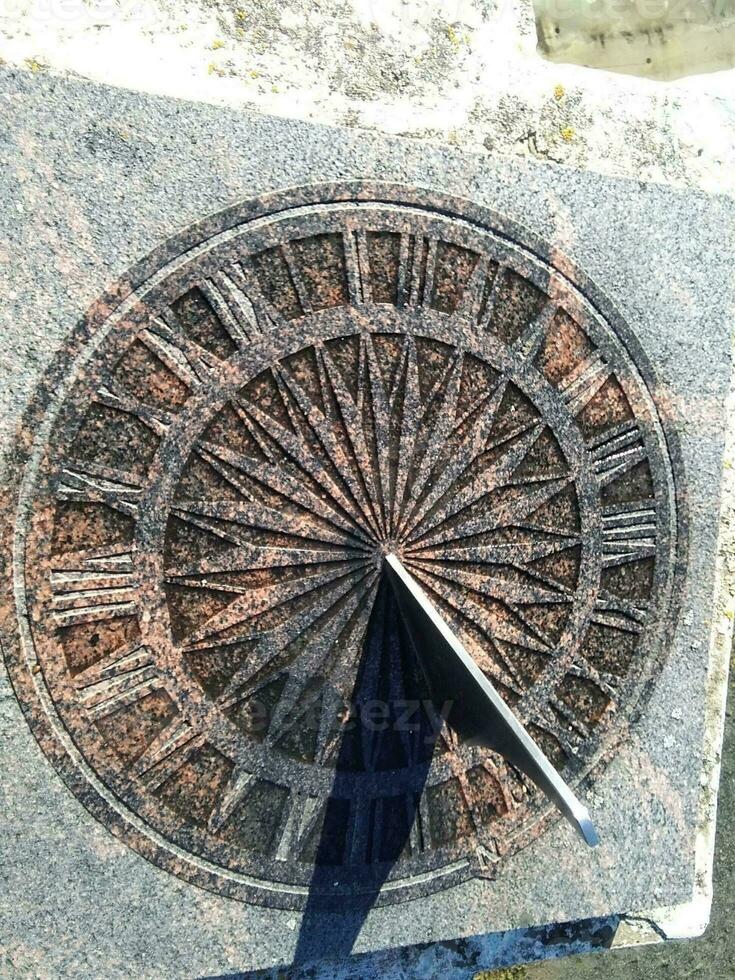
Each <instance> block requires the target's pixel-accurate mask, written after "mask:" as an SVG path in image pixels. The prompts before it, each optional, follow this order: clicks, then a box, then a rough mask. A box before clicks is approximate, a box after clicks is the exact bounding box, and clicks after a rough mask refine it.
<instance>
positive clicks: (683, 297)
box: [0, 71, 735, 977]
mask: <svg viewBox="0 0 735 980" xmlns="http://www.w3.org/2000/svg"><path fill="white" fill-rule="evenodd" d="M0 106H2V112H1V116H2V120H3V123H2V126H3V128H2V130H0V164H1V170H0V198H1V199H2V200H3V202H4V206H3V208H2V209H1V210H0V263H2V265H1V269H2V279H3V306H2V331H3V333H2V345H1V346H0V371H1V375H2V378H1V385H2V387H1V395H2V397H1V400H0V418H2V433H1V435H2V440H3V445H4V446H5V445H7V444H8V441H9V439H10V435H11V433H12V430H13V427H14V424H15V420H16V419H17V417H18V414H19V413H20V411H21V410H22V408H23V406H24V404H25V403H26V401H27V400H28V398H29V397H30V394H31V392H32V390H33V388H34V385H35V383H36V381H37V379H38V378H39V375H40V373H41V371H42V369H43V368H44V367H45V365H46V364H47V363H48V361H49V359H50V358H51V356H52V355H53V353H54V351H55V350H56V349H57V347H58V346H59V345H60V344H61V342H62V340H63V338H64V337H65V336H66V335H67V334H68V333H69V331H70V330H71V329H72V328H73V327H74V326H75V324H76V323H77V322H78V320H79V318H80V316H81V315H82V314H83V312H84V311H85V310H86V308H87V307H88V306H89V305H90V303H92V302H93V301H94V300H95V298H96V297H97V296H98V295H99V294H100V293H101V292H102V291H103V290H104V288H105V287H106V286H107V285H108V284H109V283H110V282H111V281H114V280H115V279H116V278H117V277H119V276H120V275H121V274H122V273H123V272H124V271H125V270H126V269H127V268H128V267H129V266H131V265H132V264H133V263H134V262H135V261H136V260H137V259H138V258H140V257H141V256H142V255H144V254H146V253H147V252H148V251H150V250H151V249H152V248H154V247H155V246H156V245H158V244H159V243H160V242H161V241H162V240H163V239H165V238H166V237H168V236H170V235H172V234H174V233H175V232H177V231H178V230H180V229H181V228H182V227H185V226H186V225H188V224H190V223H192V222H194V221H196V220H199V219H200V218H202V217H205V216H207V215H208V214H211V213H212V212H215V211H217V210H219V209H221V208H223V207H225V206H227V205H228V204H231V203H232V202H234V201H238V200H242V199H246V198H250V197H254V196H256V195H258V194H261V193H264V192H266V191H269V190H273V189H278V188H285V187H292V186H296V185H299V184H303V183H311V182H314V181H320V180H331V179H336V178H340V179H341V178H351V177H360V178H366V179H375V178H378V179H384V180H391V181H396V182H401V183H406V184H409V185H411V186H414V187H416V186H418V187H425V188H429V189H432V190H435V191H439V192H442V193H449V194H454V195H457V196H459V197H464V198H467V199H470V200H472V201H474V202H476V203H478V204H481V205H485V206H487V207H490V208H492V209H493V210H494V211H497V212H500V213H501V214H505V215H507V216H508V217H509V218H511V219H512V220H513V221H515V222H517V223H519V224H520V225H523V226H525V227H526V228H528V229H529V230H530V231H531V232H532V233H533V234H535V235H538V236H540V237H541V238H543V239H545V240H547V241H549V242H550V243H552V244H553V245H558V246H559V248H560V249H561V250H562V251H563V252H564V253H565V254H566V255H568V256H569V257H570V258H571V259H572V260H573V261H575V262H576V263H577V264H578V265H579V266H580V267H581V268H582V269H583V270H584V272H585V273H586V274H587V275H589V276H590V277H591V278H592V279H593V281H595V282H596V284H597V286H598V288H599V289H600V290H601V292H602V293H604V294H605V295H607V297H608V298H609V299H610V300H611V301H612V302H613V303H614V305H615V306H616V307H617V308H618V309H619V310H620V312H621V314H622V315H623V317H624V318H625V319H626V320H627V321H628V323H629V324H631V325H632V326H633V327H634V329H635V332H636V334H637V337H638V341H639V342H640V344H641V345H642V347H643V348H644V350H645V352H646V353H647V355H648V358H649V359H650V360H651V362H652V363H653V364H654V365H655V368H656V371H657V374H658V378H659V381H660V384H661V388H662V391H661V392H660V395H661V400H662V401H663V402H664V403H665V404H667V405H668V406H670V410H671V416H672V424H674V425H675V426H676V428H677V430H678V435H679V439H680V442H681V450H682V455H683V459H684V467H685V471H686V481H687V491H688V515H689V526H690V549H689V550H690V558H689V562H690V564H689V578H688V584H687V589H686V594H685V598H684V605H683V610H682V615H681V617H680V622H679V627H678V631H677V634H676V638H675V642H674V644H673V646H672V649H671V654H670V658H669V661H668V663H667V665H666V667H665V668H664V670H663V673H662V674H661V677H660V680H659V682H658V684H657V687H656V690H655V693H654V695H653V697H652V699H651V701H650V703H649V706H648V709H647V712H646V715H645V718H644V719H643V721H642V723H641V724H640V725H639V726H638V727H637V729H636V730H635V732H634V734H633V735H632V737H631V738H630V740H629V742H628V743H627V744H626V746H625V748H624V749H623V750H622V751H621V752H620V754H619V755H618V757H617V758H616V759H615V761H614V762H613V763H612V764H611V765H610V767H609V768H608V770H607V771H606V772H605V774H604V776H603V777H602V778H601V779H600V780H599V781H598V782H597V783H596V784H595V789H594V793H593V794H590V795H589V796H588V805H590V807H591V808H593V810H594V813H595V818H596V823H597V826H598V829H599V831H600V835H601V837H602V840H603V843H602V845H601V846H600V847H599V848H598V849H597V850H596V851H595V852H592V853H590V852H588V851H586V850H584V849H583V847H582V846H577V844H576V843H574V842H573V838H572V835H571V831H570V830H569V829H568V828H566V827H564V826H562V825H559V824H557V825H556V826H555V827H553V828H552V829H551V830H550V831H549V832H548V833H547V834H545V835H544V836H543V838H542V839H540V840H539V841H537V842H535V843H534V844H533V845H531V846H529V847H528V848H526V849H525V850H523V851H522V852H521V853H520V854H518V855H516V856H515V857H514V858H513V859H512V860H510V861H509V862H508V863H507V864H506V865H505V868H504V870H503V873H502V875H500V876H499V878H498V879H497V880H495V881H493V882H487V881H484V882H480V881H475V882H471V883H467V884H465V885H462V886H461V887H458V888H455V889H451V890H449V891H446V892H443V893H440V894H438V895H433V896H430V897H427V898H425V899H421V900H420V901H417V902H415V903H411V904H410V905H403V906H401V905H398V906H396V907H393V908H387V909H381V910H376V911H375V912H373V913H372V914H371V915H370V916H369V918H368V919H367V922H366V923H365V924H364V926H363V929H362V932H361V934H360V936H359V937H358V940H357V943H356V947H355V949H356V951H366V950H370V949H382V948H387V947H392V946H399V945H407V944H411V943H419V942H427V941H429V942H430V941H434V940H436V941H439V940H444V939H451V938H452V937H456V936H460V935H463V936H469V935H476V934H485V933H488V932H489V931H496V930H507V929H516V928H519V927H523V926H527V925H541V924H543V923H546V922H551V921H570V920H575V919H580V918H587V917H590V916H603V915H608V914H611V913H616V912H628V911H635V910H639V909H648V908H651V907H654V906H659V905H664V904H666V905H670V904H676V903H679V902H684V901H687V900H688V899H689V898H690V897H691V895H692V892H693V887H694V857H693V854H694V843H695V833H696V824H697V813H698V811H697V802H698V797H697V789H698V785H699V779H700V759H701V752H702V750H701V745H702V733H703V712H704V690H705V679H706V670H707V662H708V644H709V633H710V628H711V622H710V615H709V610H710V608H711V599H712V591H713V587H714V555H715V549H716V538H717V530H718V513H719V492H718V488H719V483H720V471H721V460H722V455H723V443H724V420H723V406H724V400H725V396H726V392H727V388H728V385H729V380H730V337H729V332H730V329H731V323H732V316H733V308H734V307H735V290H734V289H733V283H732V268H733V251H734V250H735V249H734V246H735V236H734V235H733V231H734V230H735V221H734V214H733V206H732V202H730V201H729V200H728V199H724V198H723V199H718V198H714V197H708V196H705V195H703V194H698V193H694V192H680V191H674V190H670V189H666V188H661V187H656V186H651V185H645V184H642V183H635V182H631V181H614V180H610V179H603V178H600V177H595V176H592V175H584V174H579V173H574V172H571V171H567V170H564V169H562V168H559V167H552V166H536V165H533V166H532V165H529V164H525V163H515V164H512V165H510V164H507V163H498V162H494V161H493V160H491V159H489V158H483V157H469V156H464V157H462V156H459V155H454V154H452V153H450V152H448V151H445V150H442V149H438V148H435V149H431V148H429V147H427V146H418V145H415V144H413V143H411V142H408V141H400V140H392V139H387V138H383V137H377V136H365V135H361V136H357V135H355V134H354V133H350V132H348V131H341V130H334V129H327V128H320V127H318V126H313V125H309V124H305V123H296V122H287V121H284V120H275V119H270V118H267V117H258V116H253V115H248V114H245V113H237V112H234V111H232V110H225V109H217V108H208V107H204V106H200V105H197V106H193V105H188V104H186V103H183V102H176V101H173V100H168V99H157V98H152V97H146V96H140V95H134V94H130V93H127V92H125V91H115V90H111V89H106V88H104V87H100V86H97V85H93V84H90V83H81V82H70V81H61V80H56V79H53V78H51V77H48V76H41V75H32V74H28V73H22V72H11V71H4V72H3V74H2V75H1V76H0ZM2 684H3V687H2V702H1V705H2V715H1V718H2V721H1V723H0V724H1V725H2V732H3V740H2V753H3V764H2V765H3V772H4V777H3V780H2V790H1V792H2V797H3V799H2V807H1V810H2V813H3V817H2V824H1V825H0V826H1V830H0V833H1V835H2V836H1V838H0V840H2V848H3V852H4V853H3V854H2V866H3V871H4V877H5V885H4V888H3V896H2V902H3V905H4V909H3V915H2V922H3V926H2V928H3V934H2V937H1V938H0V947H1V948H2V949H3V952H4V955H5V956H6V957H7V962H8V963H9V967H8V968H7V969H8V972H9V975H17V976H72V975H76V976H97V975H104V976H110V977H112V976H136V977H160V976H169V977H190V976H194V975H214V974H223V973H228V972H235V971H242V970H247V969H255V968H258V967H265V966H270V965H272V964H277V963H284V962H288V961H289V957H290V954H291V952H292V950H293V948H294V946H295V943H296V938H297V936H298V925H299V920H298V916H297V914H296V913H292V912H286V911H283V912H275V911H268V910H264V909H261V908H258V907H248V906H245V905H243V904H240V903H237V902H234V901H228V900H226V899H224V898H221V897H219V896H215V895H212V894H210V893H208V892H205V891H203V890H200V889H197V888H196V887H193V886H191V885H189V884H186V883H185V882H183V881H180V880H178V879H176V878H174V877H172V876H171V875H169V874H167V873H166V872H164V871H161V870H159V869H157V868H155V867H153V866H152V865H150V864H148V863H147V862H146V861H145V860H144V859H143V858H141V857H139V856H138V855H136V854H134V853H133V852H132V851H130V850H128V849H127V848H126V847H125V846H124V845H123V844H121V843H120V842H118V841H116V840H115V839H114V838H113V837H112V836H111V835H110V834H109V832H108V831H107V830H105V829H104V828H103V827H102V826H101V825H100V824H98V823H97V822H96V821H95V820H94V818H93V817H91V816H90V815H89V814H88V813H87V812H86V811H85V810H84V809H83V807H82V806H81V805H80V804H79V803H78V802H77V800H76V799H75V798H73V797H72V796H71V795H70V794H69V792H68V791H67V790H66V789H65V788H64V786H63V785H62V783H61V782H60V780H59V779H58V778H57V777H56V775H55V774H54V773H53V771H52V769H51V766H50V765H49V763H48V762H47V761H46V759H45V758H44V757H43V756H42V754H41V752H40V750H39V748H38V746H37V745H36V743H35V741H34V739H33V737H32V736H31V734H30V732H29V730H28V728H27V726H26V724H25V721H24V720H23V717H22V715H21V713H20V711H19V709H18V707H17V705H16V703H15V698H14V695H13V693H12V691H11V689H10V688H9V685H8V683H7V680H6V679H5V677H3V680H2ZM390 969H391V967H390V965H389V964H386V965H384V966H381V975H383V976H390V975H391V974H390ZM417 975H419V974H417Z"/></svg>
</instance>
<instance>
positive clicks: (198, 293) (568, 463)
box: [6, 185, 682, 908]
mask: <svg viewBox="0 0 735 980" xmlns="http://www.w3.org/2000/svg"><path fill="white" fill-rule="evenodd" d="M564 268H565V265H564V261H563V259H562V258H560V259H558V261H556V262H555V264H550V263H549V262H548V261H547V260H546V259H544V258H543V257H541V256H540V255H538V254H535V252H534V251H533V250H532V249H530V248H528V247H525V246H524V244H523V243H522V242H520V241H516V240H514V238H513V237H512V236H509V234H508V233H507V232H506V231H505V230H504V228H503V226H502V223H501V222H500V221H499V219H496V218H494V217H493V216H491V215H489V214H487V213H484V212H482V211H479V210H477V209H474V208H472V207H471V206H469V205H459V204H457V203H456V202H454V201H452V200H445V199H441V198H435V199H429V200H428V201H427V199H426V196H422V197H421V198H419V197H416V196H414V195H412V194H411V193H409V192H408V191H406V190H405V189H401V188H391V187H388V186H385V187H383V186H380V185H372V186H370V185H350V186H349V187H344V186H324V187H319V188H316V189H311V190H306V191H299V192H293V193H290V194H283V195H280V196H278V195H275V196H269V197H267V198H264V199H262V200H260V201H255V202H252V203H248V204H246V205H243V206H242V207H238V208H235V209H232V210H230V211H228V212H226V213H224V214H222V215H219V216H216V217H215V218H213V219H210V220H209V221H208V222H205V223H204V224H202V225H200V226H198V227H196V228H194V229H192V230H191V231H188V232H186V233H185V234H183V235H182V236H180V237H179V238H178V239H174V240H172V241H171V242H169V243H168V244H167V246H165V247H164V248H163V249H160V250H159V251H157V252H156V253H154V254H153V255H152V256H151V257H150V258H148V259H146V260H145V261H144V262H143V263H142V264H140V265H139V266H138V267H136V268H135V269H134V270H133V271H132V272H131V273H130V275H129V277H127V278H126V279H124V280H123V281H122V282H120V283H118V285H117V286H116V287H115V288H114V289H113V290H111V291H110V293H109V294H108V295H107V296H106V297H104V298H103V299H102V300H100V302H99V303H98V304H97V305H96V306H95V308H94V309H93V311H92V312H91V314H90V316H89V318H88V320H87V321H86V322H85V324H84V325H83V326H82V327H81V328H80V329H79V330H78V331H77V333H76V334H75V336H74V337H73V339H72V341H71V342H70V343H69V345H68V347H67V349H66V350H65V352H64V354H63V355H62V356H61V358H60V359H59V360H58V361H57V363H56V365H55V367H54V368H52V370H51V372H50V374H49V375H47V379H46V381H45V382H44V384H43V385H42V386H41V388H40V389H39V393H38V395H37V398H36V401H35V403H34V406H33V408H32V411H31V414H30V415H29V416H28V419H27V422H26V428H25V430H24V439H22V440H21V443H20V446H19V450H18V453H19V457H20V459H19V463H20V465H19V467H18V473H19V483H18V497H17V501H14V509H13V513H12V514H11V515H10V518H11V521H12V522H13V523H14V526H15V537H14V542H13V546H14V555H15V558H14V566H13V588H14V595H15V608H14V609H12V610H10V609H8V611H7V616H6V631H8V632H10V631H12V629H13V627H12V623H14V622H15V619H16V616H17V622H18V629H17V632H14V640H13V643H12V646H11V648H10V650H9V658H8V659H9V664H10V670H11V674H12V679H13V683H14V685H15V687H16V691H17V693H18V696H19V698H20V700H21V702H22V703H23V706H24V708H25V710H26V713H27V716H28V718H29V721H30V722H31V725H32V727H33V729H34V732H35V733H36V736H37V737H38V739H39V741H40V742H41V744H42V746H43V748H44V750H45V751H46V753H47V754H48V755H49V757H50V758H51V759H52V761H53V762H54V765H55V766H56V767H57V768H58V770H59V771H60V773H61V774H62V776H63V777H64V779H65V780H66V781H67V783H68V784H69V786H70V787H71V788H72V790H73V791H74V792H75V793H76V794H77V795H78V796H79V797H80V799H81V800H82V801H83V803H84V804H85V806H87V807H88V808H89V809H90V810H91V811H92V812H93V813H94V814H95V815H96V816H97V817H98V818H99V819H101V820H102V821H103V822H104V823H106V824H107V825H108V826H110V827H112V828H114V830H115V833H116V834H118V835H119V836H121V837H123V839H125V840H126V841H127V842H128V843H129V844H130V845H131V846H132V847H133V848H135V849H137V850H138V851H140V852H141V853H142V854H144V855H145V856H146V857H148V858H149V859H151V860H153V861H154V862H156V863H158V864H160V865H161V866H163V867H165V868H167V869H168V870H170V871H173V872H174V873H176V874H178V875H180V876H182V877H184V878H186V879H188V880H191V881H194V882H196V883H199V884H202V885H205V886H206V887H207V888H210V889H213V890H215V891H220V892H222V893H224V894H226V895H228V896H234V897H238V898H242V899H246V900H248V901H252V902H255V903H259V904H266V905H275V906H278V907H286V908H297V907H301V906H302V905H303V904H304V902H305V901H306V900H307V898H308V896H309V894H310V887H311V888H314V887H318V884H315V882H316V879H315V877H314V874H315V867H318V866H320V865H327V866H328V867H329V868H330V872H329V877H330V882H331V884H330V886H329V887H330V890H331V891H332V893H333V894H334V893H336V894H337V895H338V896H340V897H341V898H342V899H343V900H344V901H345V902H349V901H350V900H353V899H355V898H356V897H357V898H358V899H359V896H360V894H362V893H363V892H364V891H366V890H367V891H370V890H374V891H377V890H378V889H379V888H380V886H382V891H379V893H378V894H377V897H376V901H377V903H382V902H394V901H402V900H408V899H410V898H412V897H415V896H417V895H420V894H426V893H428V892H431V891H435V890H438V889H443V888H446V887H448V886H450V885H453V884H456V883H457V882H459V881H461V880H464V879H466V878H468V877H471V876H488V875H495V874H497V873H498V872H499V870H501V869H502V866H503V862H504V861H505V860H506V859H507V857H508V856H509V855H511V854H512V853H514V852H516V851H517V850H518V849H519V848H521V847H523V846H524V845H525V844H527V843H528V842H529V841H530V840H532V839H533V838H535V837H536V836H538V835H539V834H541V833H543V832H544V830H545V828H546V827H547V826H548V825H549V822H550V820H551V819H553V818H554V815H555V811H554V810H553V809H552V808H550V807H549V804H548V802H547V801H546V799H545V797H544V796H543V794H542V793H540V792H539V791H538V790H537V789H536V788H535V787H534V786H533V784H532V783H531V782H530V781H529V780H528V779H527V778H526V777H525V776H524V775H523V773H522V772H520V771H519V770H518V769H517V768H515V767H514V766H512V765H510V764H508V763H507V762H506V761H505V760H504V759H503V758H502V757H501V756H500V755H498V754H496V753H494V752H492V751H490V750H488V749H486V748H482V747H478V746H477V745H474V744H469V743H466V742H465V741H463V739H462V737H461V736H460V735H458V734H457V732H456V731H454V730H453V728H452V726H451V725H444V726H442V725H441V709H440V706H439V705H437V704H436V703H435V702H436V698H434V701H432V700H431V692H430V691H429V690H428V688H427V685H426V676H425V672H424V671H423V670H422V665H421V655H420V651H418V650H417V649H416V645H415V643H414V642H413V641H412V639H411V636H410V635H409V633H408V632H407V631H406V629H405V625H404V624H403V622H402V618H401V614H400V611H399V609H398V607H397V605H396V602H395V598H394V596H393V593H392V592H391V590H390V588H388V587H387V586H386V581H385V575H384V574H383V567H384V566H383V561H384V556H385V554H386V553H387V552H392V553H395V554H396V555H398V556H399V558H400V560H401V561H402V562H403V564H404V566H405V567H406V568H407V569H408V570H409V571H410V573H411V575H412V576H414V578H415V580H416V581H417V582H419V583H420V585H421V587H422V588H423V590H425V592H426V594H427V595H428V596H429V597H430V598H431V600H432V602H433V603H434V605H435V607H436V608H437V610H438V611H439V612H440V613H441V615H442V616H443V617H444V619H445V620H446V622H447V623H449V624H450V625H451V628H452V629H453V630H454V631H455V633H456V635H457V636H458V637H459V638H461V641H462V643H463V644H464V645H465V648H466V649H467V651H468V652H469V653H470V654H471V656H472V657H473V658H474V660H475V662H476V663H477V664H478V666H479V667H480V668H481V670H482V672H483V673H484V675H485V676H486V677H487V679H488V680H489V681H490V682H491V683H492V685H493V686H494V687H495V689H496V690H497V691H498V692H499V693H500V695H501V696H502V698H503V699H504V701H505V703H506V704H507V705H508V706H509V707H510V708H511V709H512V711H513V712H514V714H515V716H516V718H517V719H518V720H519V721H520V722H521V724H522V725H523V726H524V727H525V729H526V730H527V731H528V732H529V734H530V735H531V736H532V737H533V739H534V740H535V741H536V743H537V744H538V745H539V746H540V747H541V749H542V750H543V752H544V753H545V754H546V756H547V757H548V759H549V760H550V761H551V762H552V763H553V765H554V766H555V767H556V768H557V770H558V771H559V773H560V774H561V775H562V777H563V779H564V780H565V781H566V782H567V783H568V784H569V785H570V786H572V787H581V788H580V789H579V792H580V793H581V795H582V796H583V795H584V787H588V786H589V785H590V784H591V781H593V780H594V779H595V776H596V774H597V773H598V772H599V771H600V769H601V767H602V766H603V764H604V763H605V762H606V760H608V759H609V758H610V757H611V756H612V755H613V754H614V753H615V751H616V747H617V745H618V744H619V741H620V739H621V738H622V737H623V736H625V734H626V733H627V731H628V728H629V725H630V723H631V721H632V720H633V719H634V718H635V716H636V713H637V712H638V711H639V710H640V708H641V705H642V703H643V699H644V698H645V695H646V692H647V690H648V688H649V687H650V683H651V681H652V679H653V678H655V676H656V674H657V671H658V670H659V668H660V665H661V663H662V660H663V657H664V655H665V652H666V643H665V636H666V630H667V629H669V628H670V626H671V622H672V614H673V613H674V612H675V599H676V576H677V572H678V571H679V570H680V568H681V561H682V540H681V535H680V533H679V532H678V527H679V522H680V521H681V519H682V513H681V506H680V504H678V503H677V499H676V495H675V491H674V478H673V469H672V455H673V454H674V448H673V446H672V444H671V440H670V434H669V433H667V432H666V429H665V426H664V423H663V420H662V418H661V415H660V413H659V411H658V410H657V407H656V403H655V401H654V397H653V396H654V394H655V391H654V388H653V378H652V375H651V373H650V371H649V368H648V365H647V364H646V362H645V359H644V358H643V356H642V354H640V353H639V352H638V351H637V348H636V347H635V345H634V344H633V343H632V342H631V340H630V337H629V335H628V334H627V332H626V331H625V329H624V328H623V327H622V326H621V324H620V323H619V322H612V320H611V318H609V317H608V318H606V316H604V315H603V314H602V313H601V312H600V310H599V309H596V308H595V305H593V304H592V303H591V302H590V301H589V300H588V299H587V298H586V296H585V292H586V291H585V290H584V288H582V289H580V288H577V287H576V286H575V285H573V284H572V282H571V280H570V279H569V278H568V277H567V276H566V275H565V274H564ZM434 693H436V692H434ZM375 705H378V708H377V709H376V707H375ZM366 709H369V710H366ZM437 719H438V723H437Z"/></svg>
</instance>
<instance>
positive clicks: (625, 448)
mask: <svg viewBox="0 0 735 980" xmlns="http://www.w3.org/2000/svg"><path fill="white" fill-rule="evenodd" d="M588 449H589V451H590V455H591V456H592V466H593V468H594V471H595V473H596V474H597V476H598V479H599V481H600V485H601V486H603V487H604V486H607V484H608V483H612V482H613V480H617V479H618V477H620V476H622V475H623V474H624V473H627V472H628V470H630V469H632V468H633V467H634V466H635V465H636V463H640V462H641V460H643V459H645V458H646V450H645V447H644V445H643V442H642V438H641V433H640V429H639V428H638V426H637V425H636V424H635V422H632V423H631V422H624V423H623V424H622V425H618V426H616V427H615V428H614V429H610V430H608V431H607V432H605V433H604V434H603V435H602V436H600V437H599V438H598V439H596V440H593V441H592V442H590V443H589V444H588Z"/></svg>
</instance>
